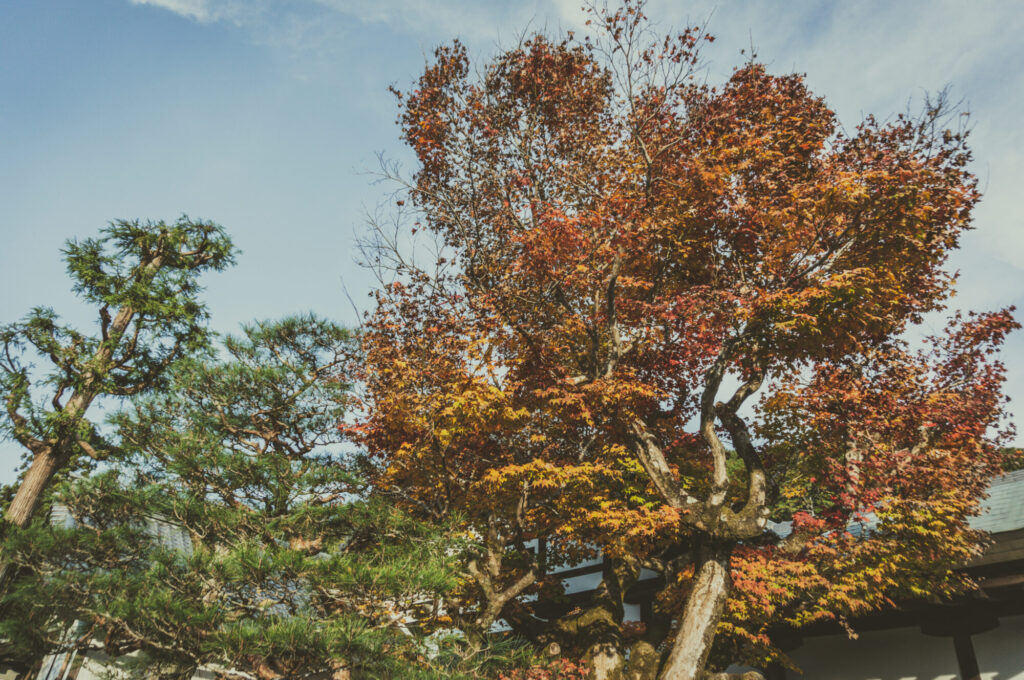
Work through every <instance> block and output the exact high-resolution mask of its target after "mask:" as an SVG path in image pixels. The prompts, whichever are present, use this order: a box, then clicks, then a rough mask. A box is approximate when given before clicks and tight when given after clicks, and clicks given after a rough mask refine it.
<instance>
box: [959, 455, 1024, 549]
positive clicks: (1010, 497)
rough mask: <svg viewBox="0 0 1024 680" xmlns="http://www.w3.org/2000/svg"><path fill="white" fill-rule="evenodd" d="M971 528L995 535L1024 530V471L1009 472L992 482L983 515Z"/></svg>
mask: <svg viewBox="0 0 1024 680" xmlns="http://www.w3.org/2000/svg"><path fill="white" fill-rule="evenodd" d="M971 527H973V528H975V529H981V530H983V531H988V532H990V533H993V534H998V533H1002V532H1004V531H1016V530H1017V529H1024V470H1015V471H1013V472H1007V473H1006V474H1003V475H1000V476H999V477H996V478H995V479H993V480H992V483H991V484H990V485H989V487H988V498H986V499H984V500H983V501H982V502H981V514H980V515H978V516H977V517H972V518H971Z"/></svg>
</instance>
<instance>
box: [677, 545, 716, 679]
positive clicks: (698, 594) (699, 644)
mask: <svg viewBox="0 0 1024 680" xmlns="http://www.w3.org/2000/svg"><path fill="white" fill-rule="evenodd" d="M731 552H732V548H731V547H729V548H716V549H713V550H710V551H708V552H707V554H706V555H705V556H704V557H703V559H702V561H701V563H700V566H699V568H698V570H697V574H696V578H695V580H694V583H693V590H692V591H691V592H690V597H689V598H688V599H687V600H686V607H685V608H684V609H683V617H682V619H681V620H680V622H679V630H678V631H677V632H676V636H675V639H674V640H673V641H672V650H671V652H670V653H669V656H668V659H667V660H666V661H665V667H664V669H662V671H661V676H659V680H698V679H699V678H700V677H701V676H702V675H703V672H704V664H705V663H707V660H708V654H709V653H710V652H711V643H712V642H713V641H714V639H715V630H716V629H717V627H718V621H719V620H720V619H721V618H722V613H723V612H724V611H725V601H726V599H728V597H729V587H730V584H731V581H730V578H729V556H730V554H731Z"/></svg>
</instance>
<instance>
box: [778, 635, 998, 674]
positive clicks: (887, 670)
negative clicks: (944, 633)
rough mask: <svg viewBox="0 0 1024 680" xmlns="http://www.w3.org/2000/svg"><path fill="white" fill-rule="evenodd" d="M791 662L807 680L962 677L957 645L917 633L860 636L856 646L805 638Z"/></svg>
mask: <svg viewBox="0 0 1024 680" xmlns="http://www.w3.org/2000/svg"><path fill="white" fill-rule="evenodd" d="M790 657H791V658H792V659H793V661H794V662H796V665H797V666H798V667H800V669H801V670H802V671H803V676H802V677H803V678H804V679H805V680H955V679H956V678H957V677H958V676H959V668H958V667H957V663H956V652H955V651H954V650H953V640H952V639H950V638H939V637H929V636H927V635H924V634H922V633H921V631H920V629H918V628H916V627H915V628H896V629H894V630H885V631H873V632H868V633H861V634H860V636H859V637H858V638H857V639H856V640H851V639H849V638H848V637H847V636H845V635H829V636H825V637H814V638H807V639H805V640H804V644H803V646H801V647H800V648H798V649H795V650H793V651H792V652H791V653H790ZM790 675H791V677H795V678H800V677H801V676H800V675H797V674H795V673H791V674H790ZM998 680H1004V679H1003V678H999V679H998Z"/></svg>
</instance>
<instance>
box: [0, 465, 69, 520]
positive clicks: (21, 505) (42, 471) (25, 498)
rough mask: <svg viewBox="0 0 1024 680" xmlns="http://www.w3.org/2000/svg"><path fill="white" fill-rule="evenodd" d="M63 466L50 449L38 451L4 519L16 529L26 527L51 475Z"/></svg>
mask: <svg viewBox="0 0 1024 680" xmlns="http://www.w3.org/2000/svg"><path fill="white" fill-rule="evenodd" d="M63 465H64V460H63V456H61V455H60V454H58V453H57V452H56V451H54V450H53V448H52V447H47V448H46V449H44V450H42V451H40V452H39V453H38V454H36V456H35V458H33V459H32V465H30V466H29V468H28V471H27V472H26V473H25V478H24V480H23V481H22V483H21V486H19V487H18V492H17V493H16V494H15V495H14V498H13V499H12V500H11V504H10V505H9V506H7V512H6V514H5V516H6V519H7V521H8V522H10V523H11V524H13V525H15V526H18V527H25V526H28V523H29V521H30V520H31V519H32V515H33V514H34V513H35V511H36V508H37V507H39V501H40V499H41V498H42V494H43V490H44V489H46V487H47V486H48V485H49V483H50V480H51V479H53V475H54V474H56V472H57V470H59V469H60V468H61V467H62V466H63Z"/></svg>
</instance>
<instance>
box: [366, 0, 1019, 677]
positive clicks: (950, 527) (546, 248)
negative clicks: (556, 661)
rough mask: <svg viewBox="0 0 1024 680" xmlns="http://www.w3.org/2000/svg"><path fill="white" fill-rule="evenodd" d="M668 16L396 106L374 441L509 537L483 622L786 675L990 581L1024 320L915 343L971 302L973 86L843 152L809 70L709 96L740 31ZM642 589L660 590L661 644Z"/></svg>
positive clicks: (434, 81)
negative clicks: (958, 274) (641, 584)
mask: <svg viewBox="0 0 1024 680" xmlns="http://www.w3.org/2000/svg"><path fill="white" fill-rule="evenodd" d="M642 10H643V3H642V2H626V3H625V4H624V5H623V6H622V7H621V8H620V9H619V10H617V11H607V12H602V11H594V12H593V16H592V20H593V22H595V23H596V28H597V31H596V33H597V36H596V38H594V39H591V38H590V37H587V38H586V39H584V40H583V41H578V40H576V39H575V38H574V37H573V36H572V35H570V36H568V37H566V38H564V39H562V40H552V39H549V38H547V37H545V36H542V35H537V36H532V37H529V38H527V39H524V40H523V41H522V42H521V43H520V44H519V45H517V46H515V47H513V48H512V49H509V50H507V51H504V52H502V53H500V54H499V55H498V56H496V57H495V58H494V59H492V60H491V61H490V62H488V63H487V64H486V65H484V66H483V67H482V68H480V70H479V71H478V72H474V71H472V70H471V68H470V64H469V59H468V57H467V55H466V51H465V49H464V48H463V47H462V46H461V45H460V44H459V43H457V42H456V43H454V44H452V45H451V46H447V47H441V48H439V49H438V50H437V51H436V52H435V58H434V61H433V62H432V63H431V64H429V65H428V66H427V68H426V70H425V72H424V74H423V75H422V76H421V77H420V79H419V80H418V82H417V83H416V85H415V87H414V89H413V90H412V91H410V92H408V93H402V92H396V94H397V96H398V98H399V102H400V106H401V115H400V119H399V122H400V124H401V126H402V130H403V134H404V139H405V141H406V142H407V143H408V144H409V146H410V147H411V148H412V149H413V150H414V151H415V153H416V154H417V157H418V160H419V166H418V170H417V172H416V174H415V176H414V178H413V179H412V180H410V181H408V182H405V181H404V180H403V179H402V178H401V177H400V176H399V174H398V173H397V171H396V170H395V169H394V168H393V167H387V168H385V171H386V173H387V175H388V176H389V177H391V178H392V179H394V180H396V181H397V182H399V183H400V186H401V191H403V192H404V193H403V195H401V196H400V197H399V200H398V204H399V206H400V209H399V211H398V218H397V219H396V221H395V224H394V225H393V226H394V228H395V230H394V231H392V230H391V229H390V228H385V225H382V224H377V225H375V229H374V231H373V232H372V233H373V237H372V238H371V239H369V240H368V243H367V246H366V254H367V256H368V263H369V264H370V265H371V266H374V267H376V269H377V271H378V273H379V275H380V277H381V281H382V283H383V284H385V285H383V286H382V289H381V291H380V292H379V293H378V297H377V308H376V310H375V312H374V313H373V315H372V316H371V317H370V318H368V320H367V331H366V333H365V335H364V343H365V345H364V346H365V348H366V356H367V377H366V380H367V386H368V389H367V395H366V405H365V413H366V417H365V420H364V422H363V423H362V424H361V426H360V428H359V433H360V435H361V436H362V437H363V441H364V442H365V443H366V445H367V447H368V449H369V451H370V452H371V453H372V454H373V455H374V456H375V457H376V459H377V460H378V462H379V466H380V469H381V474H380V477H379V479H378V480H377V482H376V483H377V484H379V485H380V487H381V488H382V489H388V490H390V492H391V493H393V494H394V495H395V497H397V498H400V499H403V500H404V502H405V503H406V506H407V507H409V508H411V509H412V508H418V509H419V511H421V512H424V513H426V514H427V515H432V516H438V517H440V516H444V515H446V514H447V513H450V512H452V511H453V510H457V511H459V512H463V513H466V517H467V521H468V522H469V524H470V525H471V526H472V527H473V530H474V532H475V535H477V536H479V537H481V541H480V545H479V546H478V547H477V549H476V551H475V552H474V553H470V554H469V555H467V558H466V574H467V581H466V586H465V589H464V594H465V600H464V604H465V607H466V611H467V612H468V614H467V615H466V616H464V617H463V625H465V626H467V627H468V628H470V629H473V628H475V629H476V630H478V631H479V630H481V629H483V628H485V627H486V624H488V623H489V622H491V621H493V620H495V619H496V618H499V617H503V618H505V620H507V621H509V622H510V623H511V624H512V625H513V626H514V627H516V628H517V629H518V630H519V631H520V632H522V633H523V634H524V635H526V636H528V637H530V638H532V639H533V640H535V641H536V642H537V643H538V644H546V643H548V642H550V641H556V642H558V643H559V644H560V645H561V647H562V649H564V650H567V651H571V652H574V653H580V654H582V655H584V656H585V657H586V658H587V659H588V661H589V663H590V665H591V668H592V673H593V674H594V676H595V677H597V678H620V677H629V678H654V677H658V678H662V679H663V680H689V679H691V678H696V677H699V676H701V674H702V673H704V672H705V671H706V669H708V668H709V659H710V664H711V666H710V667H711V668H720V667H724V666H725V665H728V663H729V662H731V661H742V660H747V661H753V662H763V661H764V660H765V659H766V657H774V656H777V654H778V652H777V650H776V649H774V648H773V647H772V645H771V641H770V638H769V636H768V632H769V631H770V626H771V625H775V624H778V623H780V622H788V623H790V624H792V625H802V624H803V623H806V622H807V621H810V620H817V619H820V618H833V619H839V620H845V617H848V616H852V615H855V614H858V613H862V612H864V611H868V610H870V609H872V608H876V607H879V606H883V605H885V604H886V603H888V602H891V601H892V600H893V599H894V598H898V597H902V596H905V595H915V596H921V595H924V594H926V593H932V594H943V593H948V592H951V591H953V590H955V589H956V588H958V587H961V585H962V584H960V582H959V580H958V578H957V577H956V576H955V574H954V573H953V571H952V567H953V565H954V564H956V563H957V561H958V560H962V559H963V558H964V557H965V556H967V555H969V554H971V553H972V552H976V551H977V550H978V543H977V541H978V536H977V535H976V534H975V533H974V532H972V531H970V530H969V528H968V527H967V523H966V520H967V518H968V517H969V516H970V515H971V514H973V513H975V512H977V507H978V506H977V499H978V496H979V495H980V494H981V493H982V492H983V489H984V485H985V483H986V480H987V479H988V477H989V475H991V474H993V473H995V472H996V471H997V469H998V465H999V460H1000V455H999V446H1000V443H1001V441H1002V434H1000V430H999V428H1000V426H1001V423H1002V418H1003V406H1004V400H1003V398H1002V396H1001V394H1000V389H1001V383H1002V379H1003V369H1002V366H1001V364H999V362H998V361H997V360H995V358H994V352H995V351H996V350H997V349H998V347H999V345H1000V344H1001V342H1002V340H1003V338H1004V336H1005V334H1006V333H1008V332H1009V331H1011V330H1012V329H1014V328H1016V327H1017V324H1016V322H1015V321H1014V320H1013V317H1012V315H1011V313H1010V311H1009V310H1004V311H1000V312H995V313H991V314H983V315H979V316H970V317H967V318H957V319H954V320H953V321H952V322H951V324H950V326H949V328H948V329H947V331H946V332H945V333H943V334H941V335H940V336H939V337H936V338H934V339H933V340H932V342H931V343H930V345H929V347H930V348H926V349H923V350H921V351H920V352H917V351H915V350H914V349H913V348H911V347H909V346H908V345H907V344H906V343H905V342H904V341H903V340H901V338H903V337H905V334H906V333H907V331H908V330H909V329H912V328H914V327H915V325H916V324H919V323H920V322H921V320H922V317H923V315H924V314H926V313H928V312H933V311H936V310H939V309H941V308H942V306H943V304H944V302H945V300H946V299H947V298H948V296H949V295H950V291H951V285H952V283H953V280H954V276H953V274H951V273H950V272H948V271H946V270H945V269H944V263H945V262H946V259H947V257H948V254H949V253H950V251H952V250H953V249H955V248H956V247H957V244H958V240H959V237H960V234H961V233H963V231H964V230H966V229H968V228H970V226H971V221H970V220H971V210H972V208H973V207H974V205H975V204H976V202H977V201H978V199H979V193H978V190H977V183H976V181H975V179H974V177H973V176H972V175H971V174H970V172H969V170H968V168H967V165H968V163H969V160H970V152H969V149H968V147H967V143H966V140H967V131H966V129H965V128H964V119H963V117H961V116H958V115H957V113H956V111H954V110H951V109H950V107H949V106H948V105H947V102H946V100H945V98H944V97H942V96H940V97H939V98H938V99H936V100H929V101H927V102H926V104H925V107H924V111H923V112H922V113H921V114H920V115H916V116H912V115H909V114H908V115H900V116H897V117H895V118H894V119H891V120H889V121H887V122H885V121H879V120H878V119H876V118H873V117H868V118H866V119H865V120H864V121H863V122H862V123H861V124H860V125H859V126H858V127H857V128H856V129H855V130H854V131H853V133H852V134H847V133H845V132H843V131H842V130H841V128H839V126H838V124H837V122H836V120H835V116H834V115H833V113H832V112H831V111H830V110H829V109H828V108H827V106H826V104H825V102H824V101H823V100H822V99H821V98H819V97H816V96H815V95H813V93H811V92H810V91H809V90H808V89H807V87H806V86H805V84H804V82H803V79H802V78H801V77H800V76H799V75H786V76H774V75H771V74H769V73H768V71H767V69H766V68H765V67H764V66H763V65H761V64H758V63H757V62H756V61H754V60H753V59H751V61H749V62H747V63H745V64H743V65H742V66H740V67H738V68H736V69H735V71H734V72H733V74H732V76H731V77H730V78H729V79H728V81H727V82H726V83H724V84H723V85H721V86H718V87H712V86H710V85H708V84H705V83H704V82H702V81H701V80H699V79H697V78H694V77H693V76H694V74H695V73H696V72H697V71H698V69H697V67H698V64H699V50H700V47H701V44H702V43H704V42H705V41H708V40H710V39H711V38H710V37H709V36H706V35H705V34H704V33H703V32H702V31H701V30H700V29H696V28H694V29H688V30H686V31H683V32H682V33H680V34H678V35H674V36H668V37H667V38H665V39H663V40H662V39H657V38H656V37H655V36H653V34H652V33H651V30H650V29H649V28H648V25H647V23H646V18H645V17H644V15H643V11H642ZM475 73H479V75H478V76H477V75H475ZM410 211H411V213H410ZM406 215H408V216H409V219H405V216H406ZM403 225H409V231H410V232H411V235H415V234H416V233H417V232H426V233H427V234H428V235H429V236H431V237H433V239H434V244H435V247H436V249H437V253H438V256H437V258H436V261H435V262H432V263H428V264H430V265H432V266H430V267H424V266H418V265H417V264H416V263H415V262H414V261H413V260H412V259H411V258H408V257H407V256H406V254H405V253H403V252H402V250H401V248H400V244H401V243H403V239H404V236H403V235H402V233H401V229H402V228H403ZM757 395H760V400H759V401H756V403H755V400H754V399H753V398H754V397H755V396H757ZM770 520H771V521H773V522H788V523H789V524H788V526H789V527H790V528H789V529H788V530H782V529H779V530H778V531H776V530H775V529H777V528H778V526H779V525H776V524H770V523H769V521H770ZM858 522H862V523H866V524H867V525H868V526H869V530H866V531H863V532H860V531H851V529H850V526H851V524H856V523H858ZM773 527H774V528H773ZM533 539H544V541H545V544H544V545H545V549H544V550H543V551H541V550H537V551H533V550H531V549H530V546H529V542H530V541H531V540H533ZM595 548H600V550H601V551H602V552H603V554H604V555H605V556H606V557H607V558H608V559H607V560H606V562H605V565H606V566H605V569H604V578H603V582H602V585H601V586H600V587H599V588H598V590H597V591H596V595H595V597H594V599H593V601H592V602H590V603H589V604H588V606H586V607H584V608H582V609H578V610H573V611H566V610H567V609H568V607H561V608H559V606H558V597H559V584H558V583H557V582H553V581H552V580H551V579H550V578H547V577H545V576H544V573H545V568H546V567H549V566H551V565H552V564H557V563H563V564H564V563H571V562H572V561H573V560H574V559H578V558H579V557H580V556H581V555H584V554H586V553H587V552H588V551H591V552H592V551H593V550H594V549H595ZM892 556H898V557H899V559H897V560H891V561H890V563H889V566H886V562H885V559H886V558H887V557H892ZM641 568H648V569H652V570H654V571H655V572H657V573H658V575H659V581H658V584H660V585H658V586H657V588H658V593H657V597H656V599H655V606H654V611H653V613H652V615H651V617H650V618H649V620H648V621H647V625H646V627H645V629H644V630H642V631H639V632H637V631H630V630H628V629H627V628H626V627H625V626H623V620H622V618H623V613H622V610H623V597H624V594H625V592H626V591H627V590H628V589H629V588H630V587H631V586H632V585H634V584H635V583H636V581H637V579H638V578H639V574H640V570H641ZM524 593H534V594H537V595H538V598H539V600H538V601H537V602H536V603H534V604H531V605H529V606H527V605H525V604H524V603H523V602H522V598H521V597H520V595H522V594H524ZM537 614H541V616H540V617H538V616H537ZM716 635H717V638H716ZM663 643H664V644H663ZM627 649H629V650H630V651H629V654H628V657H629V661H628V663H627V661H626V657H627V654H626V652H627ZM660 649H665V650H666V653H665V654H662V653H661V652H660V651H659V650H660Z"/></svg>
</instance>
